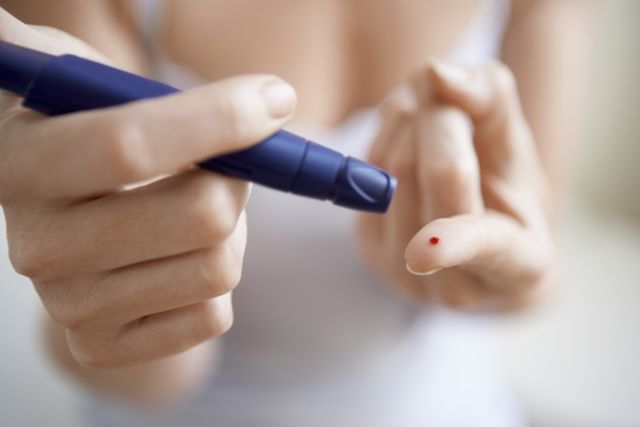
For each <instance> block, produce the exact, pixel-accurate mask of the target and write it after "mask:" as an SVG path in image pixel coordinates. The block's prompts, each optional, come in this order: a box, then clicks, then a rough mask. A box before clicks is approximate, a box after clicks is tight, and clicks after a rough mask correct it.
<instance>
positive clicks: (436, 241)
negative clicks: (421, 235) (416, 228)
mask: <svg viewBox="0 0 640 427" xmlns="http://www.w3.org/2000/svg"><path fill="white" fill-rule="evenodd" d="M439 241H440V239H439V238H437V237H435V236H434V237H432V238H430V239H429V243H431V244H432V245H437V244H438V242H439Z"/></svg>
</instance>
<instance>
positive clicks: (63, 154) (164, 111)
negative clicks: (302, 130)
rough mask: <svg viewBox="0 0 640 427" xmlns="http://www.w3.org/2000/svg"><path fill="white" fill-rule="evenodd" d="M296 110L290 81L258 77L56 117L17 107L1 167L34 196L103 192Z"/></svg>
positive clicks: (269, 127)
mask: <svg viewBox="0 0 640 427" xmlns="http://www.w3.org/2000/svg"><path fill="white" fill-rule="evenodd" d="M294 108H295V92H294V91H293V89H292V88H291V87H290V86H289V85H288V84H286V83H285V82H284V81H282V80H280V79H278V78H276V77H273V76H268V75H255V76H242V77H235V78H229V79H226V80H222V81H219V82H216V83H213V84H209V85H206V86H203V87H201V88H197V89H193V90H190V91H187V92H183V93H178V94H175V95H171V96H167V97H163V98H158V99H153V100H144V101H138V102H134V103H131V104H128V105H124V106H119V107H114V108H108V109H104V110H95V111H88V112H81V113H76V114H70V115H67V116H61V117H52V118H44V117H42V116H40V115H39V114H36V113H33V112H28V111H24V110H22V109H21V110H19V111H16V112H14V113H13V114H12V116H11V117H8V118H6V119H5V123H4V125H3V128H4V138H3V140H4V144H3V145H2V146H1V147H0V151H2V156H0V158H2V159H4V162H3V163H4V164H3V165H2V166H0V171H1V172H2V174H3V176H4V177H11V179H10V183H11V184H14V185H18V186H19V187H20V188H19V190H20V191H21V193H23V194H27V195H29V196H32V197H36V198H46V199H49V198H76V197H83V196H91V195H95V194H101V193H104V192H110V191H112V190H114V189H117V188H119V187H121V186H122V185H124V184H129V183H135V182H139V181H143V180H146V179H151V178H154V177H156V176H158V175H162V174H167V173H172V172H175V171H177V170H180V169H183V168H185V167H186V166H188V165H190V164H193V163H195V162H197V161H201V160H204V159H205V158H208V157H210V156H215V155H221V154H224V153H227V152H230V151H236V150H240V149H243V148H246V147H248V146H249V145H252V144H254V143H256V142H258V141H260V140H261V139H263V138H265V137H267V136H269V135H270V134H272V133H273V132H275V131H276V130H277V129H279V128H280V127H281V126H282V125H284V123H285V122H286V121H287V120H288V119H289V118H290V116H291V114H292V112H293V110H294ZM4 181H5V182H6V181H7V179H5V180H4Z"/></svg>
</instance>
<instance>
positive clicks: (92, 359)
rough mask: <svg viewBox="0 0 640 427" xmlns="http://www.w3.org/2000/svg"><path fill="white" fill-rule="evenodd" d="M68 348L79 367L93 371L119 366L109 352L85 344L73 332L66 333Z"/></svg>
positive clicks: (92, 344) (90, 344) (96, 346)
mask: <svg viewBox="0 0 640 427" xmlns="http://www.w3.org/2000/svg"><path fill="white" fill-rule="evenodd" d="M68 337H69V338H68V341H69V344H70V345H69V348H70V350H71V354H72V356H73V358H74V359H75V360H76V362H78V363H79V364H80V365H82V366H85V367H87V368H93V369H110V368H115V367H117V366H119V364H118V363H117V361H116V360H115V358H114V357H113V356H112V354H111V352H110V351H109V350H108V349H107V348H102V347H101V346H99V345H96V344H94V343H87V342H85V340H84V339H82V338H79V337H77V336H76V335H75V334H74V332H73V331H70V332H69V333H68Z"/></svg>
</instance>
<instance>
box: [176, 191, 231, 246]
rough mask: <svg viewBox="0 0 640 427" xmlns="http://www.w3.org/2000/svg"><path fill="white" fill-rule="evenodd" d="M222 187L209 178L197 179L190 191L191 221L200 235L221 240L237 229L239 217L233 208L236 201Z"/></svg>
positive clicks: (194, 229)
mask: <svg viewBox="0 0 640 427" xmlns="http://www.w3.org/2000/svg"><path fill="white" fill-rule="evenodd" d="M203 184H204V185H203ZM221 187H222V185H216V184H215V183H214V182H212V181H209V180H196V181H195V182H194V184H193V188H192V189H191V190H190V192H189V193H190V194H189V198H190V199H191V202H190V204H189V205H187V206H190V218H189V223H190V224H191V227H192V229H193V231H194V232H195V233H196V236H198V237H205V238H207V239H210V238H211V237H213V238H214V239H216V240H217V241H220V240H224V239H225V238H227V237H229V236H230V235H231V233H233V230H234V229H235V226H236V222H237V219H238V217H237V215H236V213H235V212H234V208H233V206H234V205H235V203H234V202H233V200H230V198H229V194H228V192H227V191H226V190H225V189H223V188H221Z"/></svg>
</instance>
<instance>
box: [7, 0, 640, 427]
mask: <svg viewBox="0 0 640 427" xmlns="http://www.w3.org/2000/svg"><path fill="white" fill-rule="evenodd" d="M639 23H640V1H637V0H611V1H608V2H605V5H604V7H603V9H602V16H601V25H599V26H598V28H597V34H596V35H595V37H593V39H594V40H595V46H594V52H595V54H594V55H593V59H592V67H591V68H590V69H588V70H586V71H585V72H587V73H588V75H589V81H590V84H589V91H588V102H587V103H586V104H585V111H584V113H583V118H582V124H583V126H582V136H581V141H580V144H579V147H578V151H577V156H578V159H577V168H576V171H575V179H574V182H573V191H571V192H570V194H571V197H570V200H568V201H567V203H566V209H565V212H564V213H563V217H562V222H561V226H560V236H561V238H560V247H561V256H562V259H563V265H564V270H563V272H562V274H563V278H564V280H563V282H564V285H563V286H562V287H560V288H559V289H557V290H556V291H555V292H554V294H553V296H552V298H550V299H549V300H548V301H547V303H546V304H544V305H541V306H539V307H537V308H535V309H534V310H532V311H529V312H527V313H521V314H517V315H513V316H509V317H506V318H504V319H503V320H502V323H503V332H504V340H503V344H504V345H503V354H504V360H505V364H506V366H507V367H508V369H509V373H510V376H511V379H512V382H513V385H514V388H515V389H516V391H517V393H518V395H519V397H520V400H521V401H522V403H523V405H524V407H525V409H526V411H527V414H528V416H529V418H530V420H531V424H532V425H533V426H534V427H627V426H628V427H633V426H636V427H637V426H640V331H638V328H640V167H639V166H638V162H639V161H640V105H639V104H638V103H639V102H640V84H638V81H637V79H638V76H640V25H639ZM1 221H2V219H1V218H0V225H1V226H2V230H4V224H2V223H1ZM3 233H4V231H2V232H0V337H1V340H2V341H1V343H0V361H1V363H0V426H11V427H13V426H25V427H27V426H43V425H54V426H67V427H75V426H78V425H79V421H78V419H77V415H75V408H74V406H73V402H74V392H75V390H74V388H73V387H72V386H71V385H70V384H68V383H67V382H66V380H65V379H64V378H62V377H61V376H60V375H58V374H57V373H56V371H55V370H54V368H53V367H52V366H50V365H49V363H48V361H47V360H46V359H45V358H44V356H43V354H44V353H43V351H42V349H41V348H40V344H39V339H38V335H39V333H40V331H39V329H38V324H39V322H38V314H39V312H38V310H39V303H38V299H37V297H36V295H35V293H34V291H33V289H32V287H31V285H30V283H29V282H28V281H27V280H26V279H24V278H22V277H19V276H17V275H16V274H15V273H13V271H12V269H11V266H10V264H9V261H8V259H7V256H6V253H7V248H6V242H5V239H4V235H3ZM32 402H47V405H41V404H39V405H37V406H33V405H32Z"/></svg>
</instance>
